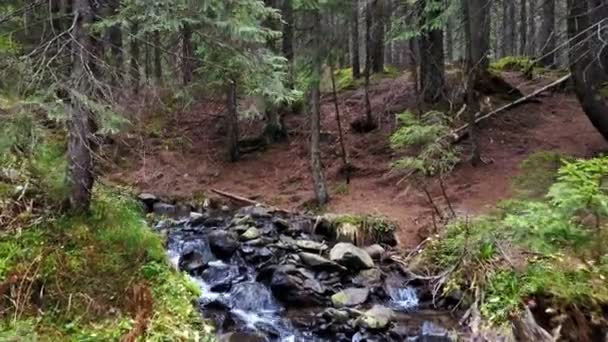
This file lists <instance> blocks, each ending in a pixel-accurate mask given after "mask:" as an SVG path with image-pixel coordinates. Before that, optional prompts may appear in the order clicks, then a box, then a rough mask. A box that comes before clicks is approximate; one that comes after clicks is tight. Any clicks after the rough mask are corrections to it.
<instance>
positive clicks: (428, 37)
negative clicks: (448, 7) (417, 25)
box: [418, 2, 445, 104]
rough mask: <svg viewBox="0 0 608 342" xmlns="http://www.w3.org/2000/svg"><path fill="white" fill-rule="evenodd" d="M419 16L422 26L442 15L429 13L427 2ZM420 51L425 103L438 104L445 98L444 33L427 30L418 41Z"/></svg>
mask: <svg viewBox="0 0 608 342" xmlns="http://www.w3.org/2000/svg"><path fill="white" fill-rule="evenodd" d="M420 6H421V7H420V8H419V10H418V12H419V13H418V15H419V19H420V22H421V24H424V23H426V22H429V21H430V20H433V19H435V18H436V17H437V16H439V15H441V12H440V11H438V12H434V13H428V12H427V10H426V9H425V8H424V7H425V6H426V3H425V2H421V3H420ZM418 49H419V51H420V90H421V95H422V100H423V101H424V102H425V103H429V104H430V103H436V102H438V101H439V100H441V98H442V97H443V90H444V86H445V64H444V59H445V57H444V51H443V31H442V29H441V28H437V29H431V30H426V31H424V32H422V34H421V35H420V39H419V41H418Z"/></svg>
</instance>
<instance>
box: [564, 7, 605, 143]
mask: <svg viewBox="0 0 608 342" xmlns="http://www.w3.org/2000/svg"><path fill="white" fill-rule="evenodd" d="M602 1H604V5H605V6H608V3H607V2H606V1H605V0H589V1H587V0H568V10H569V15H568V36H569V37H570V39H572V41H571V42H570V44H571V45H570V49H569V51H570V56H569V58H570V70H571V71H572V74H573V76H574V85H575V91H576V96H577V97H578V99H579V101H580V103H581V105H582V107H583V110H584V111H585V114H586V115H587V117H588V118H589V120H590V121H591V123H592V124H593V126H594V127H595V128H596V129H597V130H598V131H599V132H600V133H601V134H602V136H603V137H604V138H605V139H607V140H608V103H607V101H608V100H607V99H606V98H605V97H603V96H602V95H600V87H601V86H602V84H603V82H604V81H605V76H606V71H605V70H604V69H603V68H602V65H601V61H600V60H598V56H597V54H596V53H594V52H595V51H600V49H601V48H602V46H603V47H604V48H605V45H604V44H603V42H601V41H600V37H598V36H599V34H598V29H597V28H594V29H591V30H590V31H588V32H585V33H582V32H583V31H585V30H586V29H588V28H589V27H590V25H591V24H592V23H593V24H595V23H597V22H598V21H599V20H603V19H604V18H605V17H604V18H602V17H599V18H597V17H595V16H593V15H592V14H589V9H590V8H591V7H590V5H591V6H597V5H601V4H602V3H601V2H602ZM598 2H599V4H598ZM593 8H596V9H597V7H593ZM592 19H593V20H592ZM604 25H606V23H604ZM605 31H606V29H604V32H605Z"/></svg>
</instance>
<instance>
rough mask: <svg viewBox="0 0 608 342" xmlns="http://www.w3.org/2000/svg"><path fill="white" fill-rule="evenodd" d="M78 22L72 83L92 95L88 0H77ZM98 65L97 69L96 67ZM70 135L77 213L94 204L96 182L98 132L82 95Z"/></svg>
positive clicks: (71, 201) (72, 205)
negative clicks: (94, 158) (93, 196)
mask: <svg viewBox="0 0 608 342" xmlns="http://www.w3.org/2000/svg"><path fill="white" fill-rule="evenodd" d="M73 12H74V16H75V17H76V22H75V26H74V30H73V37H74V44H73V46H72V53H73V55H74V58H73V65H72V77H71V78H72V84H71V87H72V88H73V89H76V90H77V91H78V92H79V93H80V94H84V95H92V91H91V86H92V85H91V82H90V75H88V71H87V70H89V69H90V68H91V67H92V65H91V64H92V57H91V53H92V52H91V51H95V46H94V42H93V37H92V36H91V34H90V33H89V32H88V27H89V26H90V25H91V24H92V23H93V18H94V16H93V9H92V8H91V5H90V4H89V1H88V0H74V5H73ZM94 69H95V68H93V70H94ZM70 104H71V107H72V108H71V120H70V124H69V129H70V134H69V142H68V177H67V180H68V185H69V197H68V201H67V203H68V205H69V209H70V210H71V211H73V212H76V213H81V212H87V211H88V210H89V207H90V204H91V194H92V191H93V184H94V181H95V173H94V160H93V155H94V148H95V144H94V134H95V131H96V128H95V123H94V118H93V114H92V113H91V111H90V110H89V108H87V106H86V104H85V103H83V101H82V99H80V98H79V97H78V96H72V97H71V99H70Z"/></svg>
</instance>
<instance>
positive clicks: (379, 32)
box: [371, 0, 385, 73]
mask: <svg viewBox="0 0 608 342" xmlns="http://www.w3.org/2000/svg"><path fill="white" fill-rule="evenodd" d="M383 1H385V0H371V15H372V32H371V34H372V48H371V57H372V59H371V66H372V71H373V72H375V73H381V72H383V71H384V3H383Z"/></svg>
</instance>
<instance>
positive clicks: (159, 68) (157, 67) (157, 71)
mask: <svg viewBox="0 0 608 342" xmlns="http://www.w3.org/2000/svg"><path fill="white" fill-rule="evenodd" d="M153 35H154V78H155V79H156V84H157V85H162V84H163V65H162V52H161V46H160V31H158V30H157V31H154V33H153Z"/></svg>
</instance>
